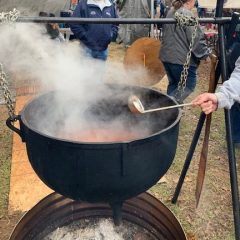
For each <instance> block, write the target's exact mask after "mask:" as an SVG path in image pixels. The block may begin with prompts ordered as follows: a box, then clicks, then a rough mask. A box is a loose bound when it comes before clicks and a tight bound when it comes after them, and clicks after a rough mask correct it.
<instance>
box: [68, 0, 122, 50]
mask: <svg viewBox="0 0 240 240" xmlns="http://www.w3.org/2000/svg"><path fill="white" fill-rule="evenodd" d="M73 17H79V18H117V17H118V16H117V13H116V9H115V5H114V4H111V6H106V7H104V8H103V10H101V9H100V8H99V7H98V6H97V5H94V4H87V0H81V1H80V2H79V4H78V5H77V7H76V9H75V10H74V13H73ZM70 28H71V30H72V32H73V33H74V35H75V36H76V37H77V38H78V39H79V40H80V41H81V42H82V43H83V44H84V45H85V46H86V47H88V48H90V49H91V50H97V51H103V50H106V49H107V47H108V45H109V43H110V42H111V41H112V40H115V39H116V37H117V33H118V26H117V25H116V24H96V23H93V24H70Z"/></svg>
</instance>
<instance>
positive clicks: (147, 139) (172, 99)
mask: <svg viewBox="0 0 240 240" xmlns="http://www.w3.org/2000/svg"><path fill="white" fill-rule="evenodd" d="M108 85H113V84H108ZM114 85H117V84H114ZM118 85H122V86H128V85H123V84H118ZM128 87H133V88H134V87H137V88H141V89H145V90H148V91H149V90H150V91H153V92H156V93H158V94H161V95H163V96H165V97H166V98H168V99H169V100H171V101H172V102H173V103H175V104H176V105H177V104H178V103H177V101H176V100H175V99H174V98H171V97H170V96H169V95H167V94H165V93H162V92H160V91H159V90H157V89H152V88H148V87H143V86H137V85H131V86H130V85H129V86H128ZM55 92H59V90H53V91H48V92H45V93H42V94H39V95H38V96H36V97H34V98H32V99H31V100H29V101H28V102H27V103H26V104H25V105H24V107H23V108H22V110H21V111H20V114H19V115H20V117H21V121H22V123H23V124H24V125H25V126H26V127H27V128H28V129H30V130H31V131H33V132H35V133H37V134H39V135H41V136H43V137H46V138H48V139H51V140H53V141H61V142H66V143H73V144H81V145H89V146H94V145H95V146H96V145H99V146H111V145H116V146H118V145H122V144H133V143H135V142H145V141H151V140H154V138H155V137H157V136H159V135H160V134H162V133H164V132H167V131H168V130H169V129H171V128H172V127H174V126H175V125H177V124H178V122H179V121H180V119H181V116H182V109H180V108H177V109H176V110H177V111H178V116H177V118H176V119H175V120H174V121H173V122H172V123H171V124H170V125H169V126H168V127H166V128H164V129H162V130H160V131H157V132H155V133H153V134H150V135H148V136H145V137H142V138H136V139H133V140H127V141H121V142H120V141H116V142H115V141H112V142H84V141H77V140H71V139H65V138H59V137H55V136H52V135H50V134H46V133H44V132H41V131H39V130H38V129H36V128H34V127H32V126H31V125H30V124H29V123H28V121H27V120H26V118H25V116H24V113H25V111H26V108H27V107H28V106H29V105H30V104H31V103H32V102H34V101H37V100H38V99H40V98H42V97H43V96H44V95H49V94H50V93H55Z"/></svg>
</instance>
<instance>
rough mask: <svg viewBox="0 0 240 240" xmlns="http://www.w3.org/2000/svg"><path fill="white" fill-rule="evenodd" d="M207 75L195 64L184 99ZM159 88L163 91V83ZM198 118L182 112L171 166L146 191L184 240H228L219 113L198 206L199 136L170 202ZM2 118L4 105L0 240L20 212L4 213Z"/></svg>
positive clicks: (114, 50) (116, 52)
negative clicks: (194, 80)
mask: <svg viewBox="0 0 240 240" xmlns="http://www.w3.org/2000/svg"><path fill="white" fill-rule="evenodd" d="M124 52H125V49H124V47H123V46H122V45H117V44H113V45H112V46H111V48H110V57H109V61H119V62H122V60H123V56H124ZM209 71H210V65H209V64H208V65H206V64H201V65H200V67H199V70H198V78H199V82H198V85H197V88H196V91H195V92H194V93H193V94H192V95H191V96H190V97H189V99H187V101H190V100H191V99H192V98H193V97H194V96H196V95H197V94H198V93H200V92H204V91H206V90H207V88H208V80H209V74H210V73H209ZM157 87H159V86H157ZM161 87H163V88H164V83H163V85H161ZM199 115H200V110H199V109H197V108H196V109H192V108H191V107H186V108H184V110H183V116H182V120H181V124H180V133H179V142H178V148H177V153H176V157H175V160H174V163H173V164H172V166H171V168H170V169H169V171H168V172H167V174H166V175H165V178H164V180H163V181H162V182H161V183H158V184H156V185H155V186H153V187H152V188H151V189H150V190H149V192H150V193H151V194H153V195H154V196H155V197H157V198H158V199H159V200H161V201H162V202H163V203H164V204H165V205H166V206H167V207H169V209H170V210H171V211H172V212H173V213H174V214H175V216H176V217H177V219H178V220H179V222H180V223H181V224H182V227H183V229H184V231H185V233H186V235H187V236H188V239H189V240H190V239H191V240H193V239H195V240H196V239H199V240H208V239H209V240H210V239H211V240H231V239H234V225H233V215H232V202H231V201H232V200H231V191H230V181H229V170H228V159H227V150H226V143H225V130H224V116H223V111H222V110H219V111H218V112H216V113H214V115H213V120H212V126H211V135H210V143H209V153H208V163H207V172H206V179H205V183H204V189H203V194H202V196H201V200H200V204H199V206H198V208H196V206H195V204H196V202H195V197H194V195H195V188H196V174H197V170H198V163H199V156H200V151H201V143H202V139H203V133H202V134H201V136H200V139H199V142H198V145H197V148H196V150H195V152H194V156H193V159H192V162H191V165H190V168H189V170H188V173H187V176H186V179H185V182H184V184H183V188H182V191H181V193H180V196H179V199H178V202H177V204H176V205H174V204H172V203H171V198H172V196H173V193H174V190H175V187H176V184H177V182H178V178H179V176H180V172H181V170H182V167H183V163H184V161H185V158H186V155H187V152H188V150H189V147H190V144H191V140H192V137H193V134H194V132H195V128H196V125H197V122H198V118H199ZM6 118H7V110H6V108H5V106H4V105H0V133H1V134H0V136H1V137H0V147H1V149H0V150H1V159H0V170H1V172H0V174H1V176H0V182H1V183H2V182H3V181H2V180H4V179H5V181H4V184H3V185H2V187H4V188H5V190H1V191H2V192H3V194H4V196H5V197H4V198H3V199H2V200H1V201H2V202H1V206H0V207H1V209H0V240H6V239H8V237H9V236H10V234H11V231H12V230H13V228H14V226H15V225H16V224H17V222H18V221H19V219H20V218H21V216H22V215H23V214H24V213H22V212H16V213H14V214H12V215H8V212H7V200H8V187H9V183H8V182H7V181H6V179H7V178H8V176H7V173H8V172H9V171H8V169H5V170H3V169H2V168H3V166H4V165H6V161H9V162H10V161H11V137H12V133H11V131H9V130H8V129H7V127H6V126H5V119H6ZM237 154H239V153H237ZM237 156H239V155H237ZM9 167H10V164H9V165H8V168H9ZM110 240H111V239H110Z"/></svg>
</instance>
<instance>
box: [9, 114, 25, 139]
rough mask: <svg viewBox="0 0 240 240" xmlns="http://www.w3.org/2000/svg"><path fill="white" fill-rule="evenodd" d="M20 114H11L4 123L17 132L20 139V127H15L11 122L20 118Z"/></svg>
mask: <svg viewBox="0 0 240 240" xmlns="http://www.w3.org/2000/svg"><path fill="white" fill-rule="evenodd" d="M20 117H21V116H20V115H13V116H12V117H9V118H8V119H7V120H6V125H7V126H8V127H9V128H10V129H11V130H12V131H14V132H15V133H17V134H18V135H19V136H20V137H21V139H22V140H23V135H22V132H21V130H20V129H18V128H16V127H15V126H14V125H13V123H14V122H16V121H17V120H18V121H19V120H20Z"/></svg>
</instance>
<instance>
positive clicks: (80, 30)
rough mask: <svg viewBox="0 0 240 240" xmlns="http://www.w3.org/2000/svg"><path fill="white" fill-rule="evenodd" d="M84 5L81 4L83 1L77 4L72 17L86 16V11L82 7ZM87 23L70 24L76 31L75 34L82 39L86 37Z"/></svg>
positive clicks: (73, 30)
mask: <svg viewBox="0 0 240 240" xmlns="http://www.w3.org/2000/svg"><path fill="white" fill-rule="evenodd" d="M82 8H83V6H82V4H81V2H79V4H78V5H77V7H76V8H75V10H74V12H73V15H72V17H79V18H84V17H86V16H84V15H85V13H84V10H83V9H82ZM86 27H87V26H86V25H83V24H75V23H71V24H70V28H71V30H72V32H73V33H74V35H75V36H76V37H77V38H79V39H80V40H83V39H86V32H87V29H86Z"/></svg>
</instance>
